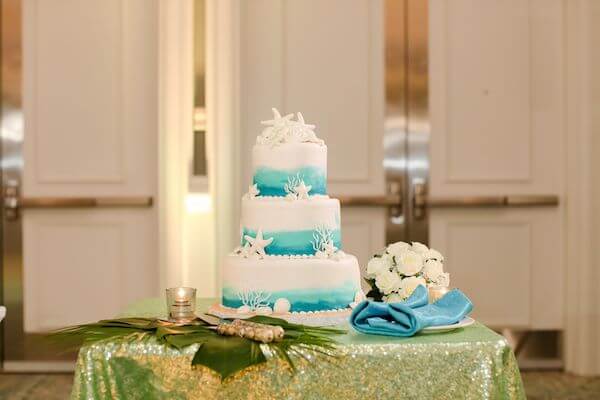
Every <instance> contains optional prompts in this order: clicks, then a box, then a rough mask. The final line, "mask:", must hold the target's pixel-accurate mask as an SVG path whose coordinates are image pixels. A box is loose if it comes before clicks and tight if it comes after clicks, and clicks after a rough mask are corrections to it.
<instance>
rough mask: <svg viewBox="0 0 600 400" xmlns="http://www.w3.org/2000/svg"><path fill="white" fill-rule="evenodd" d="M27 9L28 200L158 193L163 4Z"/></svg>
mask: <svg viewBox="0 0 600 400" xmlns="http://www.w3.org/2000/svg"><path fill="white" fill-rule="evenodd" d="M23 5H24V8H23V24H24V25H23V33H24V36H23V52H24V59H25V60H26V62H25V63H24V66H23V71H24V80H23V100H24V104H23V109H24V117H25V141H24V149H23V156H24V159H25V168H24V170H23V189H22V192H23V195H24V196H28V197H29V196H86V195H88V196H111V195H113V196H127V195H148V194H153V193H154V192H155V191H156V170H157V164H156V162H157V152H156V148H157V147H156V146H157V138H158V135H157V133H156V132H157V106H158V102H157V100H156V99H157V97H156V91H157V82H156V79H157V70H156V65H157V63H156V56H157V49H156V43H157V32H156V29H157V26H156V25H157V21H156V19H157V10H156V7H157V4H156V2H154V1H151V2H146V1H143V0H135V1H126V2H124V1H119V0H109V1H102V0H94V1H91V2H85V3H82V2H80V1H76V0H60V1H56V2H45V1H39V0H26V1H25V2H24V4H23Z"/></svg>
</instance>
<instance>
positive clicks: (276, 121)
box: [256, 108, 325, 146]
mask: <svg viewBox="0 0 600 400" xmlns="http://www.w3.org/2000/svg"><path fill="white" fill-rule="evenodd" d="M272 110H273V119H270V120H268V121H262V122H261V123H262V124H263V125H266V126H267V127H266V128H265V129H264V130H263V131H262V133H261V134H260V135H259V136H258V137H257V138H256V144H263V145H269V146H277V145H280V144H284V143H316V144H319V145H324V144H325V143H324V142H323V141H322V140H321V139H319V138H318V137H317V135H316V134H315V131H314V129H315V126H314V125H311V124H307V123H305V122H304V117H303V116H302V114H301V113H297V114H296V117H297V120H295V121H294V119H293V118H294V114H287V115H284V116H282V115H281V114H280V113H279V111H277V109H276V108H273V109H272Z"/></svg>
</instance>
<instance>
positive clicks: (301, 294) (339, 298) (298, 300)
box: [222, 281, 360, 312]
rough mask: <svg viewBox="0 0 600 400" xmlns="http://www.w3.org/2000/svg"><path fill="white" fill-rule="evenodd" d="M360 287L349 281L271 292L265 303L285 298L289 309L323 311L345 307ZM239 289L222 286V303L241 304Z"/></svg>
mask: <svg viewBox="0 0 600 400" xmlns="http://www.w3.org/2000/svg"><path fill="white" fill-rule="evenodd" d="M359 290H360V289H359V288H358V287H357V286H356V284H355V283H352V282H351V281H348V282H345V283H344V284H343V285H342V286H339V287H337V288H319V289H291V290H281V291H276V292H271V296H270V297H269V299H268V301H267V303H268V305H269V307H271V308H273V305H274V304H275V301H276V300H277V299H281V298H285V299H288V301H289V302H290V304H291V306H292V307H291V310H290V311H295V312H298V311H324V310H334V309H338V308H346V307H348V306H349V304H350V303H352V302H353V301H354V296H355V294H356V292H357V291H359ZM238 293H239V291H238V290H236V289H233V288H229V287H227V288H223V298H222V301H223V305H224V306H225V307H230V308H238V307H240V306H242V305H243V303H242V301H241V300H240V298H239V297H238Z"/></svg>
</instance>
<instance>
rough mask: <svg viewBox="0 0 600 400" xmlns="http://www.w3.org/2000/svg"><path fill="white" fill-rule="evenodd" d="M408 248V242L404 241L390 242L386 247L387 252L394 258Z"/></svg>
mask: <svg viewBox="0 0 600 400" xmlns="http://www.w3.org/2000/svg"><path fill="white" fill-rule="evenodd" d="M409 249H410V244H408V243H405V242H396V243H392V244H390V245H389V246H388V247H387V249H386V250H387V252H388V253H389V254H391V255H392V256H395V257H396V258H398V257H400V254H402V253H404V252H405V251H406V250H409Z"/></svg>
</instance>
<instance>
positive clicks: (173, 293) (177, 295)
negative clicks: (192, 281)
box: [167, 287, 196, 323]
mask: <svg viewBox="0 0 600 400" xmlns="http://www.w3.org/2000/svg"><path fill="white" fill-rule="evenodd" d="M167 309H168V311H169V320H170V321H173V322H179V323H185V322H186V321H191V320H193V319H194V318H196V315H195V314H194V312H195V310H196V289H194V288H187V287H179V288H169V289H167Z"/></svg>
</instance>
